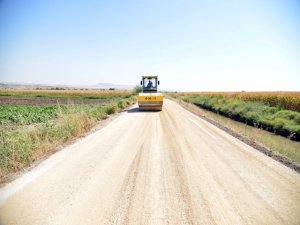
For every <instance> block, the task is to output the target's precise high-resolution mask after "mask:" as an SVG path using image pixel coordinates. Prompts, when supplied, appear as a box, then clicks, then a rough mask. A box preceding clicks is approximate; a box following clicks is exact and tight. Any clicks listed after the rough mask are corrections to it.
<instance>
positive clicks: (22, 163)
mask: <svg viewBox="0 0 300 225" xmlns="http://www.w3.org/2000/svg"><path fill="white" fill-rule="evenodd" d="M134 101H135V98H134V97H129V98H127V97H126V98H124V97H123V98H121V97H119V96H118V97H115V98H114V99H112V100H111V101H110V102H108V103H106V104H105V105H86V104H81V105H79V104H77V105H74V104H73V105H72V104H71V105H55V106H46V107H37V106H1V110H0V111H1V113H2V112H4V113H3V114H0V115H2V116H1V117H0V178H1V177H3V176H5V175H7V174H9V173H12V172H16V171H19V170H20V169H22V168H24V167H26V166H28V165H30V163H32V162H33V161H35V160H36V159H38V158H40V157H41V156H43V155H45V154H47V153H49V152H51V151H53V150H54V149H55V148H56V147H58V146H59V145H61V144H64V143H66V142H68V141H70V140H71V139H73V138H75V137H79V136H81V135H83V134H84V133H86V132H87V131H89V130H90V129H91V128H92V127H94V126H95V125H96V124H97V122H99V121H100V120H103V119H105V118H107V117H108V116H109V115H111V114H114V113H116V112H119V111H121V110H123V109H124V108H125V107H127V106H129V105H130V104H131V103H132V102H134ZM3 115H4V116H3ZM5 115H7V116H5ZM0 180H1V179H0Z"/></svg>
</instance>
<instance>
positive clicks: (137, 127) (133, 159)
mask: <svg viewBox="0 0 300 225" xmlns="http://www.w3.org/2000/svg"><path fill="white" fill-rule="evenodd" d="M0 221H1V222H0V224H2V225H7V224H14V225H15V224H28V225H29V224H30V225H34V224H41V225H48V224H70V225H73V224H80V225H83V224H84V225H95V224H100V225H101V224H130V225H133V224H142V225H148V224H149V225H150V224H151V225H153V224H204V225H207V224H218V225H219V224H226V225H228V224H255V225H259V224H266V225H270V224H272V225H275V224H295V225H296V224H298V225H299V224H300V176H299V175H298V174H297V173H295V172H294V171H292V170H291V169H289V168H287V167H285V166H283V165H281V164H279V163H278V162H276V161H274V160H272V159H270V158H268V157H267V156H265V155H263V154H262V153H260V152H258V151H256V150H254V149H253V148H251V147H249V146H247V145H245V144H243V143H241V142H240V141H238V140H236V139H235V138H233V137H231V136H230V135H228V134H227V133H225V132H223V131H221V130H219V129H218V128H216V127H214V126H212V125H211V124H209V123H207V122H205V121H203V120H201V119H200V118H198V117H197V116H195V115H193V114H191V113H190V112H188V111H186V110H184V109H183V108H182V107H180V106H179V105H178V104H176V103H174V102H171V101H169V100H166V101H165V105H164V109H163V111H162V112H138V111H137V110H135V109H133V110H130V111H129V112H124V113H123V114H122V115H120V116H119V117H117V118H116V119H115V120H113V121H112V122H111V123H109V124H108V125H107V126H105V127H104V128H102V129H101V130H99V131H97V132H95V133H93V134H91V135H89V136H88V137H86V138H84V139H82V140H80V141H78V142H77V143H75V144H73V145H71V146H69V147H67V148H66V149H64V150H62V151H60V152H58V153H57V154H55V155H53V156H51V157H50V158H49V159H47V160H46V161H44V162H43V163H42V164H40V165H39V166H38V167H36V168H35V169H33V170H32V171H30V172H29V173H26V174H24V175H23V176H22V177H21V178H19V179H17V180H16V181H14V182H13V183H11V184H8V185H7V186H5V187H4V188H2V189H1V190H0Z"/></svg>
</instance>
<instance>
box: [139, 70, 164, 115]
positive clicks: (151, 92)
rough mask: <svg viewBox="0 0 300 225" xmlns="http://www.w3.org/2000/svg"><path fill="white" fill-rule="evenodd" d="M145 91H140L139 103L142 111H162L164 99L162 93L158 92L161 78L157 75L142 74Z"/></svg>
mask: <svg viewBox="0 0 300 225" xmlns="http://www.w3.org/2000/svg"><path fill="white" fill-rule="evenodd" d="M141 85H142V87H143V92H142V93H139V96H138V105H139V110H140V111H161V110H162V105H163V101H164V96H163V95H162V93H157V86H158V85H159V80H158V77H157V76H142V80H141Z"/></svg>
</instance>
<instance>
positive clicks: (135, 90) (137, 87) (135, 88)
mask: <svg viewBox="0 0 300 225" xmlns="http://www.w3.org/2000/svg"><path fill="white" fill-rule="evenodd" d="M133 90H134V92H135V93H137V94H138V93H141V92H142V91H143V88H142V86H141V85H136V86H135V87H134V88H133Z"/></svg>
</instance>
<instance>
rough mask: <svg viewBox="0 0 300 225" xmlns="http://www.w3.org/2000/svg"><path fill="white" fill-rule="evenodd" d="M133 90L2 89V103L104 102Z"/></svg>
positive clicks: (128, 94)
mask: <svg viewBox="0 0 300 225" xmlns="http://www.w3.org/2000/svg"><path fill="white" fill-rule="evenodd" d="M132 94H133V93H132V91H91V90H84V91H80V90H0V104H1V105H55V104H71V103H72V104H103V103H107V101H109V100H111V99H115V98H117V97H119V98H128V97H131V96H132Z"/></svg>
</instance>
